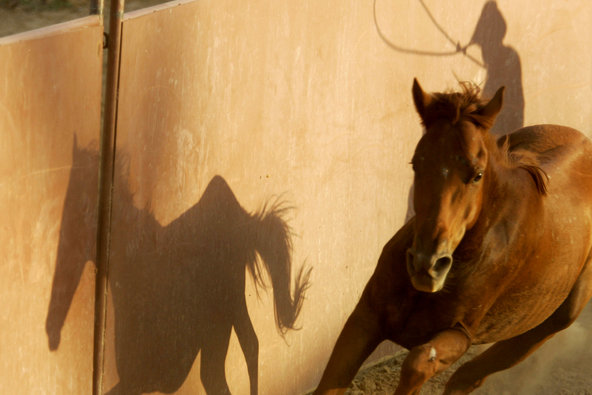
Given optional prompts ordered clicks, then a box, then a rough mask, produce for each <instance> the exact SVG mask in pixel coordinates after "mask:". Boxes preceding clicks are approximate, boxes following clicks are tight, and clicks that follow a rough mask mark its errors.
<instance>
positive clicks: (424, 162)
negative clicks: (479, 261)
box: [407, 80, 503, 292]
mask: <svg viewBox="0 0 592 395" xmlns="http://www.w3.org/2000/svg"><path fill="white" fill-rule="evenodd" d="M463 87H464V92H462V93H437V94H432V95H430V94H427V93H425V92H424V91H423V90H422V89H421V87H420V86H419V84H418V82H417V80H414V83H413V99H414V102H415V107H416V109H417V112H418V113H419V115H420V117H421V119H422V123H423V125H424V126H425V134H424V136H423V137H422V138H421V140H420V141H419V143H418V145H417V148H416V149H415V154H414V156H413V160H412V165H413V170H414V172H415V179H414V182H415V196H414V201H413V204H414V206H415V212H416V216H415V235H414V239H413V244H412V246H411V248H410V249H409V250H408V252H407V271H408V273H409V276H410V278H411V283H412V284H413V286H414V287H415V288H416V289H417V290H419V291H424V292H438V291H440V290H441V289H442V288H443V287H444V283H445V281H446V277H447V275H448V273H449V271H450V269H451V267H452V264H453V259H452V255H453V253H454V251H455V249H456V248H457V246H458V245H459V244H460V242H461V240H462V239H463V237H464V235H465V232H466V231H467V230H469V229H471V227H472V226H473V225H474V224H475V223H476V221H477V218H478V217H479V214H480V211H481V204H482V200H483V195H484V186H485V185H486V183H487V178H488V163H489V162H488V159H489V156H490V152H488V147H489V146H490V145H489V144H488V141H489V137H490V136H489V133H488V130H489V128H490V127H491V125H492V124H493V122H494V120H495V117H496V115H497V114H498V112H499V111H500V109H501V105H502V97H503V88H500V89H499V90H498V91H497V93H496V94H495V97H494V98H493V99H491V101H489V102H482V101H481V100H480V99H479V95H478V89H477V88H476V87H474V86H472V85H468V84H466V85H463Z"/></svg>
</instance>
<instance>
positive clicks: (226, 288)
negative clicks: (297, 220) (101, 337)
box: [46, 140, 310, 394]
mask: <svg viewBox="0 0 592 395" xmlns="http://www.w3.org/2000/svg"><path fill="white" fill-rule="evenodd" d="M118 159H119V158H118ZM98 160H99V157H98V154H97V152H96V151H95V150H89V149H84V148H79V147H78V146H77V143H76V140H75V141H74V148H73V166H72V171H71V174H70V181H69V186H68V190H67V195H66V199H65V203H64V211H63V217H62V224H61V231H60V241H59V245H58V255H57V262H56V270H55V275H54V279H53V286H52V291H51V300H50V304H49V311H48V315H47V321H46V331H47V335H48V339H49V348H50V349H51V350H56V349H57V348H58V346H59V343H60V332H61V329H62V327H63V325H64V321H65V319H66V316H67V313H68V310H69V308H70V305H71V303H72V298H73V296H74V292H75V290H76V287H77V285H78V282H79V281H80V276H81V273H82V269H83V267H84V264H85V262H87V261H89V260H91V261H92V260H94V259H95V249H96V248H95V244H96V241H95V234H94V232H95V229H96V225H95V224H96V210H95V209H94V208H95V207H96V196H97V195H96V190H97V188H96V185H97V175H96V169H97V166H98ZM120 162H121V161H120ZM124 162H125V161H124ZM127 167H129V166H127V165H126V164H125V163H124V164H123V165H122V164H120V165H117V166H116V178H119V180H120V182H118V183H117V185H116V187H115V190H114V197H113V224H112V232H111V254H110V263H109V290H110V292H111V295H112V300H113V308H114V317H115V320H114V329H115V354H116V355H115V360H116V365H117V372H118V375H119V379H120V381H119V383H118V384H117V385H116V386H115V387H113V388H112V389H111V390H110V391H109V394H140V393H145V392H155V391H160V392H165V393H171V392H174V391H176V390H177V389H179V388H180V386H181V385H182V384H183V383H184V381H185V379H186V378H187V376H188V374H189V371H190V369H191V367H192V365H193V363H194V360H195V358H196V356H197V354H198V352H199V351H200V350H201V370H200V376H201V381H202V384H203V386H204V388H205V390H206V392H207V393H208V394H227V393H230V391H229V389H228V385H227V382H226V377H225V366H224V364H225V359H226V354H227V351H228V345H229V341H230V336H231V330H232V329H233V328H234V331H235V333H236V335H237V338H238V340H239V343H240V346H241V349H242V351H243V354H244V357H245V360H246V364H247V370H248V374H249V380H250V389H251V394H256V393H257V391H258V354H259V345H258V338H257V335H256V333H255V331H254V329H253V325H252V323H251V320H250V317H249V314H248V311H247V305H246V299H245V268H246V269H247V270H248V271H249V272H250V274H251V276H252V277H253V279H254V281H255V283H256V285H257V286H258V287H265V284H264V275H263V273H262V272H263V271H264V270H265V271H266V272H267V273H268V275H269V278H270V279H271V284H272V287H273V296H274V306H275V319H276V325H277V328H278V330H279V331H280V332H281V334H282V335H283V334H284V333H285V332H286V331H287V330H288V329H291V328H294V323H295V320H296V318H297V317H298V314H299V311H300V308H301V306H302V302H303V300H304V293H305V291H306V288H307V287H308V280H309V275H310V269H307V270H305V268H304V267H302V268H301V269H300V271H299V272H298V275H297V277H296V279H295V282H294V284H292V280H291V266H292V264H291V232H290V228H289V226H288V224H287V223H286V221H285V220H283V219H282V216H283V215H284V214H285V211H286V208H285V206H283V205H282V204H281V203H279V202H275V203H272V204H266V205H265V206H264V207H263V209H261V210H260V211H258V212H256V213H254V214H250V213H248V212H247V211H245V210H244V209H243V208H242V207H241V205H240V204H239V202H238V200H237V199H236V197H235V195H234V194H233V192H232V190H231V189H230V187H229V186H228V184H227V183H226V181H225V180H224V179H223V178H222V177H220V176H215V177H214V178H213V179H212V180H211V181H210V182H209V184H208V186H207V187H206V190H205V192H204V193H203V195H202V197H201V199H200V200H199V201H198V202H197V203H196V204H195V205H194V206H193V207H191V208H190V209H188V210H187V211H186V212H185V213H183V214H182V215H180V216H179V217H178V218H177V219H175V220H174V221H173V222H171V223H170V224H169V225H167V226H161V225H160V224H159V223H158V222H157V221H156V219H155V218H154V216H153V215H152V213H150V212H149V211H148V210H140V209H137V208H135V207H134V205H133V202H132V198H133V196H132V194H131V193H130V192H129V191H128V190H127V187H121V186H122V185H125V186H127V174H128V171H127V169H126V168H127ZM92 213H95V214H94V216H93V214H92ZM81 218H83V219H84V222H85V223H84V224H81V223H80V221H81ZM85 232H86V233H85ZM292 285H293V289H291V287H292Z"/></svg>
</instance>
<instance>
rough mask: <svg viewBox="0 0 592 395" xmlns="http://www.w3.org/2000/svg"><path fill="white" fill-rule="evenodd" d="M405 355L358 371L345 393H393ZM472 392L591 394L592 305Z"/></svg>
mask: <svg viewBox="0 0 592 395" xmlns="http://www.w3.org/2000/svg"><path fill="white" fill-rule="evenodd" d="M486 348H487V346H475V347H472V348H471V349H470V350H469V351H468V352H467V354H466V355H465V356H463V358H461V360H460V361H458V362H457V363H456V364H454V365H453V366H452V367H451V368H450V369H448V370H447V371H446V372H443V373H442V374H441V375H439V376H436V377H434V378H433V379H431V380H430V381H428V383H426V385H424V387H423V388H422V391H421V394H422V395H435V394H441V393H442V391H443V389H444V385H445V383H446V381H447V380H448V378H449V377H450V376H451V375H452V373H453V372H454V370H456V368H458V366H460V365H461V364H462V363H464V362H465V361H467V360H469V359H471V358H472V357H473V356H475V355H477V354H479V353H480V352H481V351H483V350H484V349H486ZM406 355H407V351H401V352H399V353H397V354H395V355H394V356H393V357H390V358H387V359H383V360H382V361H380V362H378V363H376V364H374V365H373V366H371V367H368V368H366V369H363V370H361V371H360V372H359V373H358V375H357V376H356V379H355V380H354V383H353V384H352V386H351V388H350V390H349V391H348V393H349V394H352V395H363V394H364V395H365V394H377V395H380V394H392V393H393V392H394V390H395V388H396V385H397V383H398V381H399V371H400V367H401V363H402V362H403V360H404V359H405V356H406ZM474 394H478V395H514V394H516V395H557V394H560V395H568V394H569V395H572V394H576V395H592V304H591V305H589V306H587V307H586V309H585V310H584V312H583V313H582V314H581V315H580V318H579V319H578V320H577V321H576V322H575V323H574V324H573V325H572V326H571V327H569V328H568V329H566V330H565V331H563V332H560V333H558V334H557V335H555V336H554V337H553V338H552V339H551V340H549V341H548V342H547V343H545V344H544V345H543V346H542V347H541V348H540V349H539V350H537V351H536V352H535V353H534V354H532V355H531V356H530V357H529V358H527V359H526V360H525V361H524V362H522V363H520V364H519V365H517V366H516V367H514V368H512V369H509V370H507V371H504V372H500V373H497V374H495V375H492V376H491V377H490V378H489V379H488V380H487V381H486V382H485V384H484V385H483V386H482V387H481V388H479V389H478V390H476V391H475V392H474Z"/></svg>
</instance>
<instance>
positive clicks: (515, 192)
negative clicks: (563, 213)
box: [459, 162, 544, 259]
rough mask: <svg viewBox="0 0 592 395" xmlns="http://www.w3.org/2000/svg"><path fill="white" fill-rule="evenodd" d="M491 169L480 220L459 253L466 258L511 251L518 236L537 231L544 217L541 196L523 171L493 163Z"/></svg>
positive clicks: (469, 233)
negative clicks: (509, 249) (493, 252)
mask: <svg viewBox="0 0 592 395" xmlns="http://www.w3.org/2000/svg"><path fill="white" fill-rule="evenodd" d="M490 169H491V173H490V174H489V177H488V181H487V184H486V185H485V190H484V191H483V202H482V207H481V211H480V214H479V219H478V220H477V222H476V223H475V226H474V227H473V228H471V229H470V230H469V231H467V234H466V236H465V239H463V242H464V243H463V244H464V245H463V249H464V251H463V250H461V251H459V252H460V254H461V255H464V256H465V258H466V259H477V258H478V257H480V256H482V255H483V254H484V253H485V252H487V253H488V254H491V253H492V251H495V250H498V251H502V250H506V249H507V248H510V247H511V246H512V245H513V244H514V243H515V242H516V240H517V237H518V236H519V235H520V234H521V233H524V232H528V233H533V232H537V228H539V227H540V221H541V220H542V218H543V217H544V216H543V215H542V213H541V212H540V211H541V210H542V205H541V204H540V195H539V193H538V192H537V191H536V188H535V187H534V186H533V184H532V181H531V180H529V176H528V174H527V173H526V172H525V171H524V170H522V169H519V168H509V167H507V166H505V165H503V164H500V163H495V162H494V163H491V164H490ZM463 252H464V254H463Z"/></svg>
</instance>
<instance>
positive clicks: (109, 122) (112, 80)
mask: <svg viewBox="0 0 592 395" xmlns="http://www.w3.org/2000/svg"><path fill="white" fill-rule="evenodd" d="M100 1H101V4H102V0H100ZM124 5H125V0H111V5H110V12H109V35H108V37H107V48H108V49H107V50H108V58H107V82H106V87H105V112H104V114H103V128H102V131H101V148H100V150H101V152H100V154H101V160H100V169H99V203H98V205H99V215H98V223H97V258H96V263H97V277H96V288H95V327H94V350H93V351H94V355H93V395H100V394H102V388H103V364H104V360H105V327H106V317H107V284H108V281H109V250H110V240H111V202H112V197H113V168H114V161H115V143H116V135H117V130H116V129H117V102H118V90H119V61H120V50H121V26H122V21H123V13H124ZM100 7H101V8H102V5H101V6H100Z"/></svg>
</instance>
